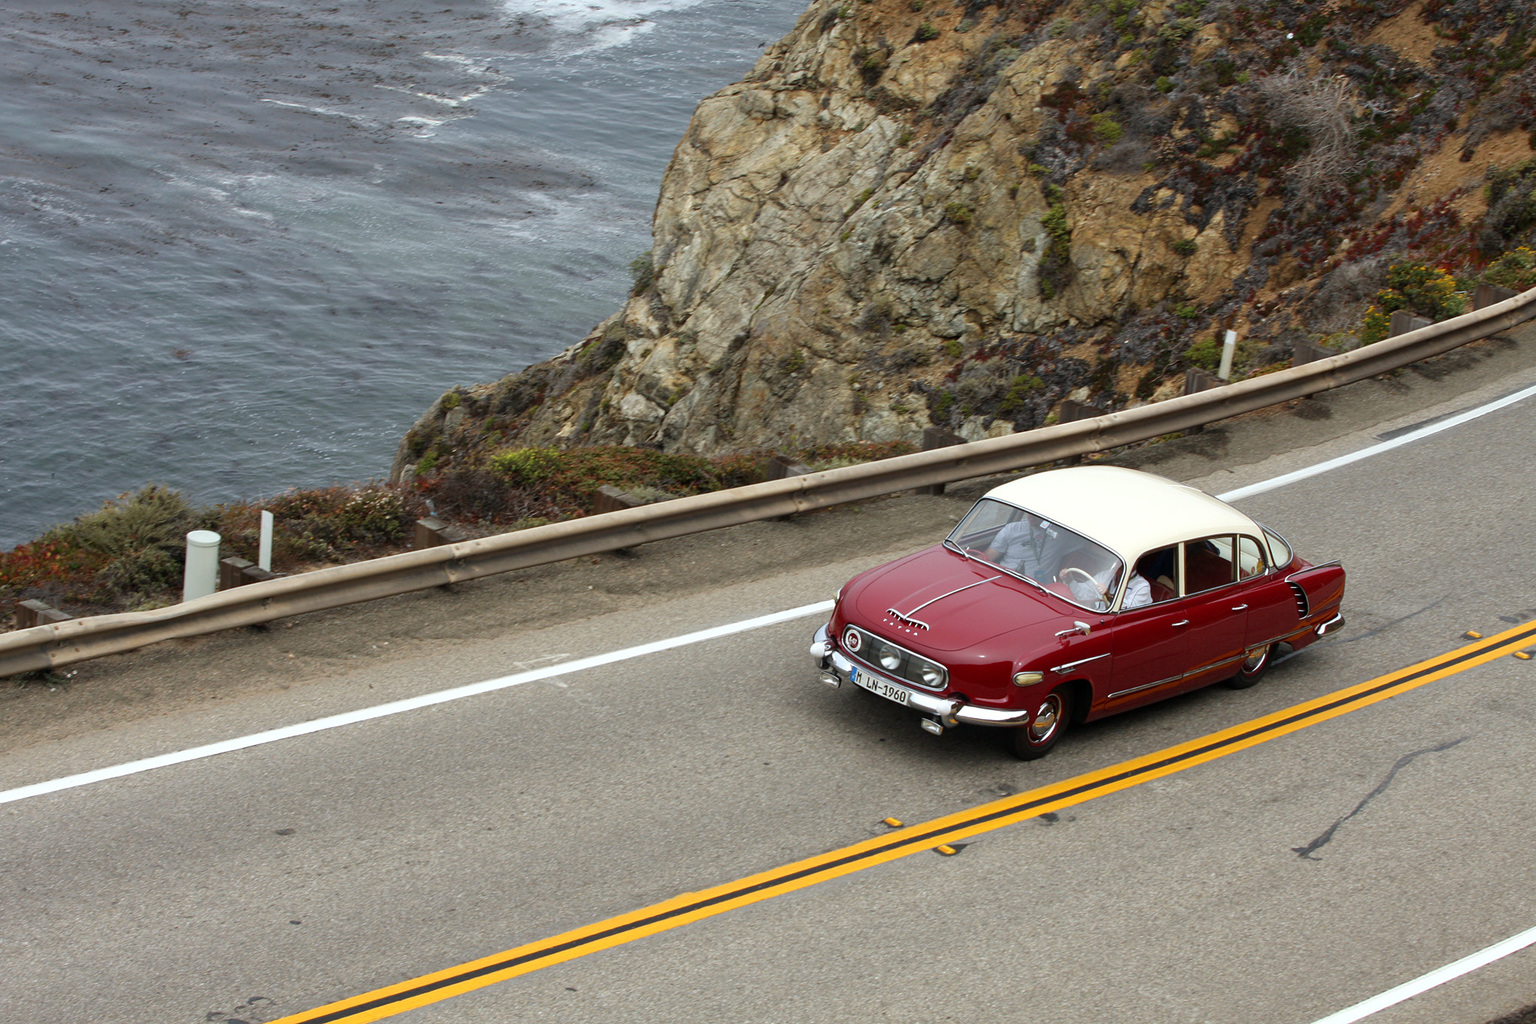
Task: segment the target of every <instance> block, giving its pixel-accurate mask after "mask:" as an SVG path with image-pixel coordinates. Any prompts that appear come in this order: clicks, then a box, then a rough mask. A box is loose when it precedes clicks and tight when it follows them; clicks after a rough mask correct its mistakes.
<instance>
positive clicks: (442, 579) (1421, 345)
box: [0, 289, 1536, 676]
mask: <svg viewBox="0 0 1536 1024" xmlns="http://www.w3.org/2000/svg"><path fill="white" fill-rule="evenodd" d="M1532 317H1536V289H1532V290H1531V291H1527V292H1524V293H1522V294H1520V295H1517V296H1515V297H1514V298H1511V299H1506V300H1504V301H1502V302H1499V303H1496V304H1494V305H1492V306H1488V307H1486V308H1484V309H1479V310H1477V311H1476V312H1473V313H1468V314H1466V315H1464V316H1460V317H1457V318H1455V319H1453V320H1447V321H1444V322H1443V323H1439V324H1434V325H1432V326H1430V327H1425V328H1422V329H1420V330H1417V331H1412V332H1409V333H1407V334H1403V335H1399V336H1397V337H1394V338H1389V339H1387V340H1386V341H1381V342H1377V343H1376V344H1374V345H1367V346H1364V347H1362V348H1359V349H1356V350H1354V351H1353V352H1347V353H1344V354H1342V355H1336V356H1330V357H1328V358H1326V359H1320V360H1317V361H1315V362H1311V363H1307V364H1305V365H1302V366H1297V367H1293V368H1291V369H1289V370H1283V371H1280V372H1278V373H1273V374H1268V375H1266V376H1263V377H1256V378H1251V379H1249V380H1245V381H1240V382H1238V383H1236V384H1229V385H1226V386H1223V387H1219V388H1214V389H1212V390H1209V391H1203V392H1200V393H1199V394H1194V395H1185V396H1183V397H1181V398H1174V399H1170V400H1168V401H1166V402H1159V403H1156V404H1154V405H1146V406H1141V407H1139V408H1136V409H1129V410H1126V411H1124V412H1116V413H1110V414H1108V415H1105V416H1099V417H1095V418H1093V419H1086V420H1078V421H1076V422H1073V423H1062V424H1057V425H1056V426H1051V427H1042V428H1040V429H1038V430H1031V431H1027V432H1025V433H1021V434H1011V435H1008V436H1005V437H995V438H988V439H986V440H982V441H974V442H971V443H969V444H960V445H955V446H953V447H949V448H939V449H935V450H933V451H926V452H916V453H913V454H911V455H902V456H898V457H896V458H892V459H882V460H880V461H878V462H868V463H864V464H862V465H857V466H848V467H845V468H841V469H831V470H825V471H823V472H819V473H809V474H806V475H804V476H795V477H789V478H786V479H782V480H771V481H768V482H766V483H760V484H751V485H749V486H746V487H737V488H732V489H730V490H725V491H715V492H712V493H709V494H700V495H695V496H693V497H688V498H678V499H675V500H673V501H665V502H659V503H657V504H654V505H646V506H644V507H641V508H633V509H623V510H621V511H617V512H608V513H604V514H602V515H595V516H588V517H586V518H584V519H576V520H571V521H568V522H562V523H551V524H549V525H547V526H540V527H535V528H533V529H529V530H521V531H518V532H515V533H505V534H500V535H498V536H494V537H486V538H481V539H478V540H469V541H462V542H459V543H456V544H449V545H445V546H442V547H434V548H427V549H425V550H419V551H408V552H404V553H402V554H398V555H390V556H388V557H385V558H378V559H373V560H371V561H367V562H357V563H354V564H352V565H343V566H337V567H335V568H330V569H320V570H317V571H315V572H309V573H304V574H302V575H298V576H290V577H285V578H282V579H275V580H268V581H266V582H262V583H253V584H250V585H247V586H243V587H238V588H236V589H234V590H228V591H223V592H220V593H217V594H212V595H209V596H207V597H201V598H197V599H195V600H192V601H188V602H185V603H184V604H179V605H174V606H172V607H169V608H159V609H155V610H153V611H145V612H127V613H123V614H117V615H100V616H93V617H89V618H81V619H69V620H66V621H64V622H57V623H50V624H47V625H41V626H34V627H32V628H30V629H23V630H17V631H15V632H12V633H7V634H4V635H0V676H4V675H12V674H15V673H18V672H29V671H36V670H44V669H53V668H59V667H62V666H64V665H69V664H73V663H75V662H79V661H84V660H87V659H90V658H97V657H101V656H103V655H107V654H117V653H121V652H124V651H130V650H134V649H136V648H139V647H144V646H146V645H148V644H153V643H158V642H160V641H162V640H171V639H175V638H178V637H188V636H198V635H202V634H205V633H213V632H217V631H219V630H224V629H230V628H233V627H236V626H249V625H255V624H257V623H262V622H270V621H272V620H273V619H279V618H285V617H287V616H290V615H298V614H302V613H305V612H314V611H322V610H324V609H327V608H337V607H341V606H343V605H348V604H356V603H359V602H362V601H371V600H373V599H375V598H380V597H392V596H394V595H397V594H404V593H409V592H411V591H415V590H425V589H428V588H431V587H437V586H442V585H444V584H448V583H459V582H463V581H465V580H473V579H479V578H481V577H483V576H491V575H495V574H497V573H503V572H510V571H512V570H515V569H525V568H529V567H531V566H536V565H545V564H548V563H550V562H559V561H564V560H565V559H568V558H576V557H579V556H582V555H592V554H597V553H599V552H604V551H614V550H617V549H619V548H629V547H635V546H637V545H640V544H645V543H648V542H650V541H656V540H665V539H667V538H670V537H680V536H683V535H685V534H690V533H701V532H703V531H706V530H715V529H719V528H721V527H725V526H735V525H737V524H740V523H749V522H755V521H758V520H763V519H774V518H778V517H780V516H786V515H791V514H793V513H796V512H809V511H813V510H815V509H821V508H827V507H829V506H832V505H841V504H844V503H847V502H855V501H862V500H866V499H869V498H874V497H880V496H883V495H887V494H894V493H897V492H899V491H904V490H909V489H911V488H915V487H923V486H929V485H933V484H949V483H956V482H958V481H961V480H967V479H972V478H975V477H981V476H990V475H992V474H995V473H1004V472H1010V471H1018V470H1023V469H1029V468H1031V467H1034V466H1041V465H1046V464H1049V463H1052V462H1056V461H1058V460H1060V459H1066V458H1070V457H1073V456H1080V455H1087V454H1091V453H1094V452H1102V451H1107V450H1109V449H1112V448H1118V447H1121V446H1123V445H1127V444H1132V443H1134V442H1137V441H1145V440H1149V439H1151V438H1155V437H1159V436H1162V435H1164V434H1171V433H1175V432H1178V431H1184V430H1189V429H1191V428H1193V427H1197V426H1202V425H1204V424H1207V423H1212V422H1215V421H1217V420H1222V419H1226V418H1227V417H1230V416H1236V415H1239V414H1241V413H1245V412H1252V411H1254V410H1257V409H1262V408H1264V407H1266V406H1270V405H1275V404H1277V403H1280V402H1286V401H1290V400H1291V399H1295V398H1302V397H1305V396H1307V395H1314V394H1317V393H1319V392H1322V391H1328V390H1331V389H1333V388H1336V387H1341V386H1343V385H1345V384H1350V383H1353V382H1354V381H1358V380H1363V379H1365V378H1367V377H1373V376H1375V375H1377V374H1380V373H1385V372H1387V371H1389V370H1394V369H1397V368H1399V367H1402V366H1406V365H1408V364H1410V363H1413V362H1417V361H1418V360H1421V359H1426V358H1429V357H1431V356H1435V355H1439V354H1441V353H1443V352H1447V351H1449V350H1451V349H1453V348H1456V347H1457V346H1460V345H1464V344H1466V343H1467V342H1470V341H1476V340H1479V339H1482V338H1488V337H1492V336H1493V335H1495V334H1498V333H1499V332H1501V331H1504V330H1508V329H1509V328H1511V327H1514V326H1515V325H1517V324H1520V323H1522V322H1524V321H1525V320H1528V319H1531V318H1532Z"/></svg>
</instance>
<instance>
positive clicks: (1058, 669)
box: [1051, 651, 1110, 675]
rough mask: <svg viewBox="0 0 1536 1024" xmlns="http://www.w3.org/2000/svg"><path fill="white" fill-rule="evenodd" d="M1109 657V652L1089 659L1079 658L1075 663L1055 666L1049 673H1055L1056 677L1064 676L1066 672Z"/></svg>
mask: <svg viewBox="0 0 1536 1024" xmlns="http://www.w3.org/2000/svg"><path fill="white" fill-rule="evenodd" d="M1109 655H1110V652H1109V651H1105V652H1104V653H1103V654H1095V655H1094V656H1093V657H1091V658H1079V659H1078V660H1077V661H1069V662H1067V663H1066V664H1065V665H1057V666H1056V667H1055V668H1053V669H1051V671H1052V672H1055V673H1056V674H1057V675H1066V674H1067V673H1068V672H1070V671H1072V670H1073V669H1075V668H1077V666H1079V665H1086V664H1088V663H1089V662H1090V661H1098V660H1099V659H1100V658H1107V657H1109Z"/></svg>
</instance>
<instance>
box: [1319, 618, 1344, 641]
mask: <svg viewBox="0 0 1536 1024" xmlns="http://www.w3.org/2000/svg"><path fill="white" fill-rule="evenodd" d="M1316 628H1317V635H1318V636H1327V635H1328V634H1329V633H1337V632H1338V631H1339V630H1341V629H1343V628H1344V615H1343V613H1340V614H1338V615H1335V616H1334V617H1333V618H1331V619H1329V620H1328V621H1327V622H1319V623H1318V624H1317V627H1316Z"/></svg>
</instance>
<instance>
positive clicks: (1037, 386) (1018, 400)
mask: <svg viewBox="0 0 1536 1024" xmlns="http://www.w3.org/2000/svg"><path fill="white" fill-rule="evenodd" d="M1044 390H1045V381H1043V380H1041V379H1040V378H1039V377H1036V376H1034V375H1033V374H1020V375H1019V376H1017V377H1015V378H1013V383H1012V384H1011V385H1010V386H1009V388H1008V393H1007V394H1005V395H1003V400H1002V401H1001V402H999V403H998V405H997V415H998V416H1001V417H1003V418H1005V419H1007V418H1011V417H1012V416H1013V415H1015V414H1016V413H1018V412H1020V411H1022V410H1023V408H1024V402H1025V400H1026V399H1028V398H1029V396H1030V395H1032V394H1034V393H1035V392H1036V391H1044Z"/></svg>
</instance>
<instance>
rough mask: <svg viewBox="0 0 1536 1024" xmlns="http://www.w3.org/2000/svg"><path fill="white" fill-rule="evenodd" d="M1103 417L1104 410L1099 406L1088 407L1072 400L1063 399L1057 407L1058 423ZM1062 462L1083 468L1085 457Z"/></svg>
mask: <svg viewBox="0 0 1536 1024" xmlns="http://www.w3.org/2000/svg"><path fill="white" fill-rule="evenodd" d="M1102 415H1104V410H1103V409H1100V408H1099V407H1098V406H1096V405H1087V404H1085V403H1083V402H1077V401H1073V400H1072V399H1070V398H1063V399H1062V400H1061V404H1060V405H1058V406H1057V407H1056V422H1057V423H1076V422H1077V421H1078V420H1090V419H1093V417H1095V416H1102ZM1062 461H1063V462H1065V463H1066V464H1067V465H1069V466H1081V465H1082V464H1083V457H1082V456H1081V455H1070V456H1068V457H1067V458H1065V459H1063V460H1062Z"/></svg>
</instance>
